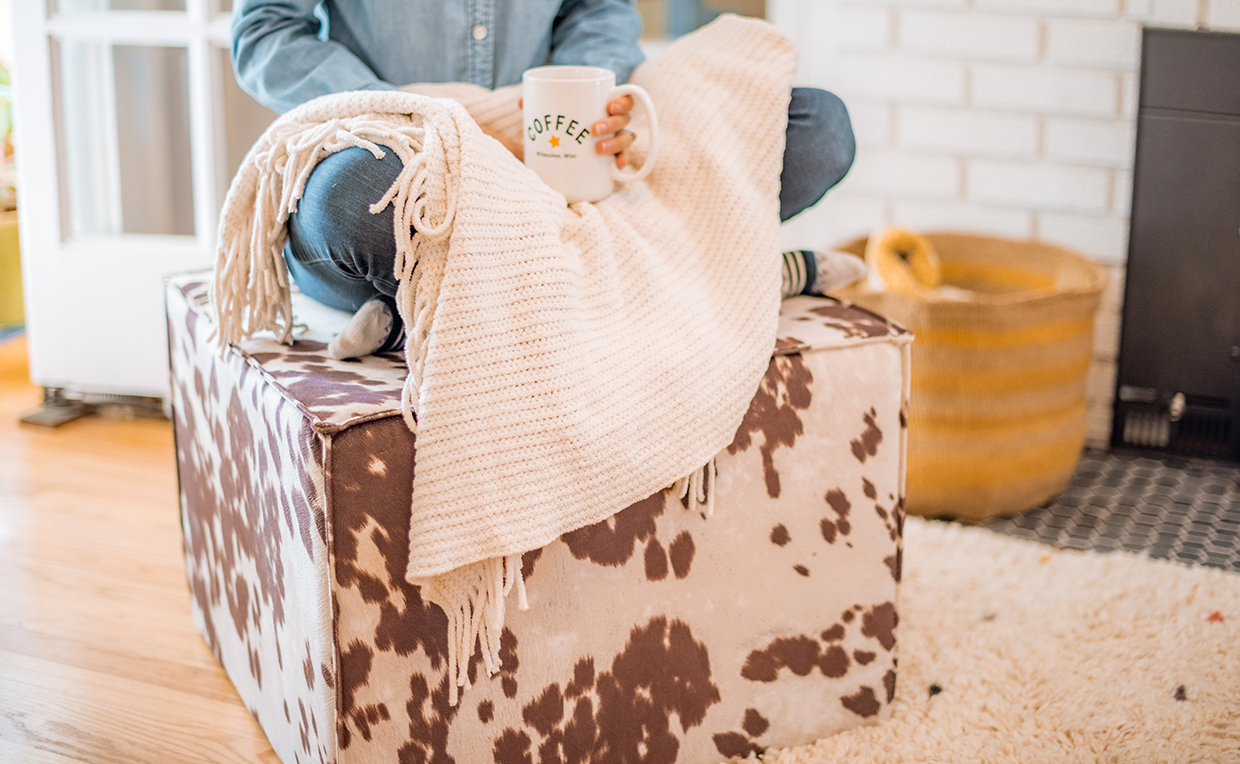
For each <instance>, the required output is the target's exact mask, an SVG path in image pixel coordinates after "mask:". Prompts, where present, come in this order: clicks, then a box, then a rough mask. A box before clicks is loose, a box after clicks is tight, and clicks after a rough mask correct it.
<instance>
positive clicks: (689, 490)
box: [415, 458, 719, 706]
mask: <svg viewBox="0 0 1240 764" xmlns="http://www.w3.org/2000/svg"><path fill="white" fill-rule="evenodd" d="M718 476H719V470H718V467H717V466H716V464H715V460H714V459H713V458H712V459H711V460H710V461H709V462H707V463H706V464H704V465H702V466H701V467H700V468H698V469H697V470H694V471H693V472H692V473H691V474H689V475H686V476H685V477H683V478H681V479H680V480H677V481H676V483H675V484H673V485H672V486H671V491H672V495H673V496H675V497H676V498H679V499H685V498H688V502H687V504H688V506H689V507H690V508H692V507H694V506H701V507H702V508H703V511H704V512H705V514H706V516H707V517H711V516H713V515H714V513H715V492H716V482H717V479H718ZM415 583H416V584H417V585H418V586H420V587H421V588H422V593H423V596H424V597H426V598H427V599H428V600H430V601H432V602H436V603H445V602H451V603H453V605H452V606H451V608H450V609H449V608H445V611H446V612H447V616H448V705H450V706H455V705H456V704H457V702H458V701H459V699H460V692H461V690H462V689H465V690H467V689H469V687H470V682H469V663H470V659H471V658H472V657H473V653H474V650H473V648H474V645H475V644H477V645H478V646H479V648H480V650H481V651H482V663H483V666H484V667H485V668H486V672H487V675H488V676H492V675H494V674H495V673H496V672H497V671H499V670H500V667H501V666H502V665H503V661H502V660H501V658H500V655H499V650H500V637H501V635H502V634H503V631H504V617H505V606H504V600H505V598H507V597H508V595H509V593H510V592H512V590H513V589H514V588H515V589H516V591H517V607H518V609H520V610H529V608H530V604H529V599H528V598H527V596H526V592H525V577H524V575H523V574H522V570H521V555H519V554H514V555H510V556H508V557H492V558H490V559H487V560H482V561H480V562H476V563H474V564H473V565H466V566H464V567H461V568H458V569H456V570H454V571H451V572H450V573H447V574H445V575H442V576H435V577H434V578H425V579H419V580H418V581H416V582H415Z"/></svg>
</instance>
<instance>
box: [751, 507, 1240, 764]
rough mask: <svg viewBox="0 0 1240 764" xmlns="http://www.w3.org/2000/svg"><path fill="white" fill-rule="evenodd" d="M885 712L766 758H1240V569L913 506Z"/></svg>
mask: <svg viewBox="0 0 1240 764" xmlns="http://www.w3.org/2000/svg"><path fill="white" fill-rule="evenodd" d="M899 613H900V622H899V628H898V631H897V634H898V636H899V648H898V649H899V651H900V653H899V670H898V671H899V678H898V680H897V684H896V699H895V705H894V709H893V713H892V716H891V718H890V719H888V720H887V721H885V722H881V723H879V724H877V725H874V726H869V727H860V728H857V729H853V730H849V731H847V732H844V733H841V734H839V735H835V736H833V737H829V738H825V739H823V740H820V741H818V742H817V743H815V744H813V745H807V746H801V747H799V748H789V749H785V750H782V751H775V750H772V751H768V752H767V753H766V754H764V755H763V756H762V757H761V761H762V762H763V764H844V763H845V762H858V763H860V762H865V764H882V763H886V762H910V763H912V762H916V763H917V764H931V763H932V762H969V763H973V762H1004V763H1006V762H1012V763H1013V764H1016V763H1019V764H1034V763H1037V762H1047V763H1048V764H1064V763H1066V762H1116V763H1117V764H1118V763H1119V762H1124V763H1128V762H1132V763H1133V764H1154V763H1156V762H1211V763H1212V764H1229V763H1232V762H1240V575H1237V574H1234V573H1225V572H1223V571H1220V570H1215V569H1208V568H1200V567H1188V566H1184V565H1180V564H1177V563H1172V562H1167V561H1161V560H1151V559H1149V558H1146V557H1142V556H1138V555H1133V554H1127V553H1110V554H1103V553H1097V552H1073V551H1063V550H1056V549H1053V548H1051V547H1049V546H1045V545H1042V544H1038V543H1034V542H1029V541H1023V540H1020V539H1014V538H1010V537H1007V536H1001V535H998V534H996V533H993V532H991V531H987V530H984V529H981V528H971V527H964V526H959V525H953V524H947V523H941V522H926V521H922V520H919V519H916V518H910V519H909V521H908V522H907V524H906V525H905V552H904V582H903V584H902V586H901V590H900V609H899Z"/></svg>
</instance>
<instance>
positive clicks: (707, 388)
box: [213, 17, 796, 703]
mask: <svg viewBox="0 0 1240 764" xmlns="http://www.w3.org/2000/svg"><path fill="white" fill-rule="evenodd" d="M795 67H796V55H795V51H794V49H793V46H792V44H791V42H790V41H789V40H788V39H787V38H786V37H785V36H783V35H782V34H781V33H779V32H778V31H776V30H774V29H773V28H772V27H770V26H768V25H767V24H765V23H762V22H758V21H753V20H745V19H741V18H737V17H723V18H721V19H719V20H718V21H716V22H715V23H713V24H711V25H709V26H708V27H706V28H704V29H702V30H700V31H698V32H696V33H694V34H691V35H688V36H686V37H684V38H681V39H680V40H679V41H677V42H676V43H674V44H673V45H672V46H670V47H669V48H668V49H667V50H666V51H665V52H664V53H663V54H662V55H660V56H659V57H657V58H656V59H654V60H651V61H650V62H648V63H646V64H644V65H643V66H641V67H640V68H639V69H638V70H637V72H636V73H635V75H634V77H633V82H635V83H637V84H640V85H642V86H643V87H645V88H646V89H647V90H648V91H649V92H650V94H651V97H652V98H653V100H654V101H655V103H656V105H657V107H658V109H659V124H660V128H661V130H660V142H661V150H660V152H659V155H660V156H659V163H658V166H657V167H656V169H655V170H654V172H653V173H652V174H651V175H650V176H649V177H648V178H647V180H646V181H645V182H644V183H633V184H628V185H624V186H620V187H618V188H617V190H616V193H614V194H613V195H612V196H610V197H608V198H607V199H605V200H603V201H602V202H599V203H596V204H589V203H580V204H574V205H571V206H569V205H566V203H565V200H564V198H563V196H561V195H560V194H558V193H557V192H555V191H553V190H552V189H551V188H550V187H548V186H547V185H546V184H544V183H543V182H542V181H541V180H539V178H538V177H537V176H536V175H535V174H534V173H533V172H532V171H530V170H528V169H527V168H526V167H525V166H524V165H523V164H521V162H520V161H518V160H517V159H516V158H515V157H513V156H512V155H511V154H510V153H509V152H508V151H507V150H506V149H504V148H503V146H502V145H501V144H500V143H499V142H498V141H496V140H494V139H492V138H490V137H488V136H486V135H484V134H483V132H482V131H481V130H480V128H479V123H482V124H483V126H485V127H488V129H491V130H492V131H493V132H498V133H501V134H505V135H506V136H508V137H511V138H512V139H513V140H514V141H515V140H520V137H519V134H518V132H519V129H520V125H519V114H517V112H516V110H515V101H516V97H517V95H518V93H517V91H516V89H514V88H509V89H504V90H500V91H495V92H493V93H490V92H487V91H482V90H481V89H479V88H476V87H474V86H468V85H452V86H434V87H430V88H425V89H423V88H415V89H418V90H423V91H424V92H434V93H436V94H438V95H441V96H446V97H441V98H435V97H431V96H429V95H426V94H419V93H412V92H354V93H341V94H338V95H331V96H325V97H323V98H319V99H316V100H314V101H311V102H309V103H307V104H304V105H303V106H301V107H298V108H297V109H294V110H293V111H291V112H289V113H287V114H285V115H284V116H282V117H281V118H280V119H278V120H277V121H276V122H275V123H274V124H272V126H271V127H270V128H269V129H268V130H267V132H266V133H265V134H264V135H263V136H262V138H260V140H259V141H258V143H256V144H255V145H254V147H253V148H252V149H251V150H250V152H249V154H248V155H247V156H246V158H245V161H244V162H243V163H242V167H241V169H240V171H239V172H238V174H237V177H236V178H235V179H234V181H233V184H232V187H231V188H230V189H229V193H228V197H227V199H226V201H225V204H224V210H223V213H222V220H221V223H220V252H219V259H218V262H217V265H216V274H215V282H214V287H213V302H214V306H215V310H216V313H217V318H218V322H219V323H218V325H219V340H220V341H221V342H222V343H235V342H238V341H240V340H242V339H243V338H245V337H248V336H250V335H252V334H253V333H255V332H257V331H261V330H270V331H273V332H275V334H276V336H277V337H278V338H279V339H281V340H282V341H284V342H291V340H292V330H293V316H292V310H291V307H290V301H289V280H288V272H287V269H286V266H285V264H284V260H283V257H282V249H283V246H284V243H285V241H286V236H287V234H286V232H285V222H286V221H287V219H288V216H289V214H290V212H292V211H294V210H295V209H296V206H297V201H298V199H299V198H300V196H301V193H302V189H303V188H304V185H305V181H306V178H307V176H308V175H309V174H310V171H311V170H312V169H313V168H314V166H315V165H316V164H317V163H318V162H319V161H320V160H322V159H323V158H324V157H325V156H327V155H329V154H330V153H332V152H335V151H339V150H342V149H344V148H348V147H350V146H362V147H364V148H367V149H369V150H371V151H372V152H373V153H375V154H376V156H379V155H381V153H382V152H383V151H387V150H391V151H394V152H396V154H397V155H398V156H399V157H400V158H401V160H402V161H403V162H404V170H403V172H402V174H401V175H400V177H399V178H398V179H397V180H396V182H395V183H394V184H393V186H392V188H391V189H389V190H388V192H387V194H386V195H385V196H384V197H383V198H382V199H381V200H380V201H379V202H378V203H377V204H375V205H374V206H373V207H372V208H371V210H372V211H373V212H378V211H380V210H382V209H383V208H384V207H386V206H387V205H388V204H392V205H393V206H394V209H395V216H394V217H395V225H394V227H395V230H394V235H395V238H396V246H397V262H396V276H397V278H398V280H399V283H400V288H399V291H398V293H397V304H398V306H399V308H400V311H401V318H402V319H403V320H404V322H405V325H406V328H407V330H408V335H407V336H408V340H407V345H406V348H405V352H406V356H407V359H408V364H409V377H408V380H407V382H406V386H405V393H404V410H405V417H406V422H407V423H408V424H409V426H410V428H411V429H413V430H414V431H415V432H416V434H417V464H416V471H417V476H416V480H415V482H414V487H413V500H412V508H411V512H412V516H411V524H410V533H409V538H410V554H409V564H408V569H407V571H406V576H407V578H408V580H409V581H410V582H411V583H414V584H416V585H419V586H420V587H421V588H422V595H423V597H425V598H427V599H429V600H431V601H433V602H435V603H436V604H438V605H440V606H441V607H442V608H443V609H444V611H445V612H446V613H447V615H448V622H449V635H448V636H449V649H450V655H449V664H450V671H453V672H454V674H455V681H454V682H452V683H451V686H452V692H453V701H452V702H453V703H455V702H456V698H455V693H456V687H457V686H458V685H460V686H464V685H465V684H466V683H467V676H466V674H467V672H466V668H467V666H468V663H469V657H470V655H471V654H472V653H473V647H474V644H475V641H480V644H481V647H482V654H483V658H484V661H485V665H486V667H487V669H488V671H489V672H492V673H493V672H494V671H496V670H497V669H498V664H499V658H498V650H499V635H500V631H501V629H502V626H503V617H504V610H503V608H504V596H505V594H506V592H507V591H508V590H510V589H511V588H512V587H513V586H514V584H516V585H518V587H519V586H520V585H521V581H520V567H521V563H520V554H521V553H522V552H525V551H527V550H531V549H536V548H539V547H542V546H544V545H546V544H548V543H549V542H551V541H553V540H554V539H556V538H558V537H559V536H560V535H561V534H563V533H566V532H568V531H571V530H574V529H577V528H581V527H583V526H586V525H589V524H592V523H596V522H599V521H601V520H604V519H606V518H608V517H610V516H611V515H613V514H615V513H616V512H618V511H620V510H621V509H624V508H625V507H628V506H629V505H631V504H633V503H635V502H637V501H639V500H641V499H644V498H646V497H647V496H650V495H651V494H652V493H655V492H657V491H659V490H660V489H662V488H664V487H666V486H668V485H671V484H673V483H676V482H677V481H679V480H683V479H685V478H686V476H693V475H696V476H697V478H696V480H694V481H693V482H695V483H696V485H694V486H693V487H692V489H691V490H693V492H694V493H695V494H696V495H697V496H698V497H699V499H700V500H704V499H705V489H706V488H707V486H706V483H707V482H709V480H711V479H712V477H713V476H712V475H711V472H710V469H708V468H704V467H703V465H706V464H708V463H709V462H710V461H711V460H712V458H713V457H714V455H715V454H716V453H718V452H719V451H721V450H722V449H723V448H725V447H726V446H727V445H728V444H729V443H730V442H731V441H732V438H733V435H734V434H735V432H736V429H737V426H738V425H739V424H740V422H741V420H742V418H743V417H744V415H745V412H746V410H747V409H748V407H749V403H750V399H751V398H752V397H753V394H754V391H755V390H756V389H757V387H758V385H759V383H760V381H761V379H762V377H763V374H764V372H765V370H766V368H767V365H768V362H769V359H770V354H771V349H772V347H773V346H774V339H775V331H776V326H777V321H778V311H779V258H778V253H779V238H778V226H779V176H780V172H781V169H782V158H783V149H784V131H785V128H786V121H787V107H788V101H789V95H790V89H791V82H792V76H793V73H794V70H795ZM467 106H468V107H469V109H468V110H467V108H466V107H467ZM475 120H477V121H475ZM638 132H640V128H638ZM635 153H637V154H638V156H637V157H636V158H637V160H638V161H640V160H641V156H640V153H641V152H640V148H639V149H638V150H637V151H636V152H635ZM411 227H412V229H413V233H412V235H410V228H411ZM600 604H602V603H600Z"/></svg>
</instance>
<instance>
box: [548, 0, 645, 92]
mask: <svg viewBox="0 0 1240 764" xmlns="http://www.w3.org/2000/svg"><path fill="white" fill-rule="evenodd" d="M641 34H642V19H641V16H640V15H639V14H638V13H637V6H636V5H635V0H564V2H563V3H562V4H561V5H560V12H559V13H558V14H557V15H556V17H555V22H554V26H553V27H552V30H551V63H553V64H576V65H580V66H601V67H603V68H605V69H610V70H612V71H613V72H615V73H616V82H628V81H629V77H630V76H631V75H632V74H633V70H634V69H636V68H637V65H638V64H640V63H641V62H642V61H644V60H645V58H646V57H645V55H643V54H642V51H641V48H639V47H638V46H637V39H638V38H639V37H641Z"/></svg>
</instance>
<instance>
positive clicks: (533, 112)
mask: <svg viewBox="0 0 1240 764" xmlns="http://www.w3.org/2000/svg"><path fill="white" fill-rule="evenodd" d="M522 82H523V84H524V88H523V94H522V97H523V98H524V99H525V108H524V109H523V120H524V127H525V164H526V166H527V167H529V168H530V169H531V170H533V171H534V172H536V173H538V176H539V177H540V178H542V179H543V180H544V181H545V182H546V183H547V185H549V186H551V187H552V188H554V189H555V190H556V191H559V192H560V193H561V194H564V198H565V199H567V200H568V201H569V203H572V202H597V201H599V200H600V199H603V198H606V197H607V196H608V195H609V194H610V193H611V191H612V183H613V182H614V181H621V182H627V181H634V180H641V179H642V178H644V177H646V175H648V174H649V173H650V171H651V170H653V169H654V161H655V152H656V151H657V149H658V146H659V127H658V122H657V118H656V117H655V111H654V104H653V103H652V102H651V100H650V94H649V93H647V92H646V91H645V90H643V89H642V88H640V87H638V86H637V85H621V86H620V87H616V75H615V74H614V73H613V72H611V71H610V70H608V69H602V68H600V67H597V66H540V67H537V68H535V69H529V70H527V71H526V72H525V74H524V76H523V77H522ZM626 95H630V96H633V97H634V98H636V99H637V100H638V101H640V102H641V104H642V106H644V107H645V109H646V114H647V115H648V117H649V125H650V128H649V129H650V150H649V152H648V153H647V155H646V161H645V162H643V163H642V167H641V169H639V170H637V171H633V170H631V169H628V168H625V169H624V170H621V169H618V168H617V167H616V158H615V156H613V155H610V154H599V153H598V150H597V149H596V148H595V146H596V145H597V144H598V142H599V141H600V140H602V139H601V138H596V137H594V135H593V134H591V132H590V126H591V125H593V124H594V123H595V122H598V121H599V120H600V119H604V118H605V117H607V104H608V103H610V102H611V101H613V100H615V99H617V98H620V97H621V96H626Z"/></svg>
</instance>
